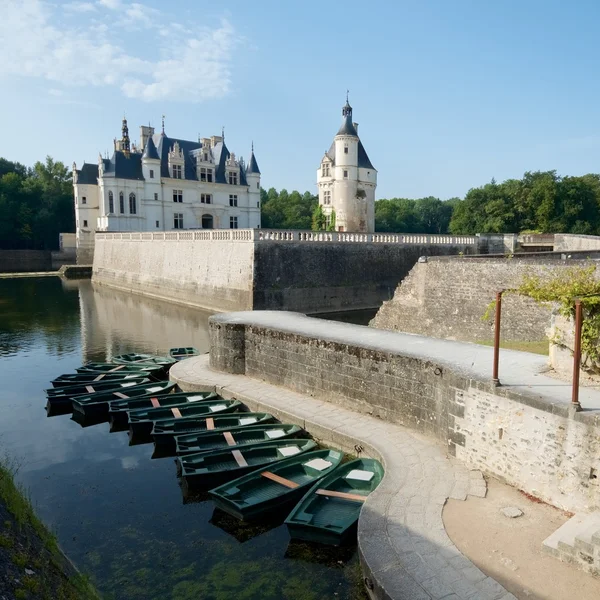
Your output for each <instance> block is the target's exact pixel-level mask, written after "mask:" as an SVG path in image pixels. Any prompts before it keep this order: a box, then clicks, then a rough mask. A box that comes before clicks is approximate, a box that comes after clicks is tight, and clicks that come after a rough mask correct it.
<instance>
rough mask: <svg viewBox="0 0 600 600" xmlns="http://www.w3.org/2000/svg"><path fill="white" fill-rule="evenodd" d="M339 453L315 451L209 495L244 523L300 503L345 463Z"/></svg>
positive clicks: (234, 482) (336, 451)
mask: <svg viewBox="0 0 600 600" xmlns="http://www.w3.org/2000/svg"><path fill="white" fill-rule="evenodd" d="M342 458H343V455H342V453H341V452H340V451H338V450H315V451H313V452H307V453H305V454H301V455H300V456H293V457H292V458H288V459H287V460H284V461H281V462H278V463H275V464H274V465H272V466H271V467H270V468H269V470H263V469H259V470H257V471H253V472H252V473H248V474H247V475H243V476H242V477H240V478H238V479H235V480H234V481H231V482H229V483H226V484H224V485H222V486H220V487H218V488H215V489H214V490H211V491H210V492H209V495H210V497H211V498H212V499H213V502H214V503H215V505H216V506H217V507H218V508H220V509H221V510H224V511H225V512H227V513H229V514H230V515H232V516H234V517H237V518H238V519H241V520H243V521H251V520H253V519H258V518H261V517H263V516H264V515H266V514H267V513H270V512H272V511H275V510H277V509H280V508H282V507H285V506H287V505H289V504H293V503H295V502H297V501H298V500H299V499H300V498H301V497H302V496H303V495H304V494H305V493H306V491H307V489H308V488H310V487H312V486H313V485H314V484H315V483H316V482H317V481H318V480H320V479H321V478H323V477H325V476H326V475H328V474H329V473H331V471H333V470H334V469H335V468H336V467H337V466H338V465H339V464H340V462H341V461H342Z"/></svg>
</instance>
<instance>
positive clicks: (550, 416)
mask: <svg viewBox="0 0 600 600" xmlns="http://www.w3.org/2000/svg"><path fill="white" fill-rule="evenodd" d="M209 323H210V340H211V350H210V365H211V367H212V368H213V369H215V370H217V371H225V372H228V373H236V374H245V375H247V376H248V377H251V378H255V379H260V380H264V381H266V382H268V383H271V384H274V385H278V386H282V387H284V388H288V389H291V390H294V391H296V392H300V393H303V394H307V395H312V396H315V397H317V398H319V399H320V400H324V401H328V402H331V403H333V404H339V405H343V406H345V407H347V408H351V409H352V410H355V411H359V412H363V413H367V414H370V415H373V416H375V417H379V418H381V419H383V420H386V421H389V422H392V423H397V424H400V425H405V426H407V427H410V428H412V429H415V430H417V431H419V432H422V433H424V434H426V435H429V436H432V437H434V438H436V439H437V440H439V441H440V442H442V443H444V444H446V445H447V447H448V451H449V453H450V454H452V455H455V456H456V457H458V458H461V459H463V460H464V461H465V462H467V463H468V464H470V465H473V466H475V467H477V468H479V469H481V470H483V471H485V472H488V473H491V474H494V475H496V476H498V477H500V478H502V479H504V480H506V481H507V482H508V483H510V484H511V485H514V486H516V487H518V488H520V489H523V490H524V491H526V492H528V493H530V494H533V495H535V496H537V497H539V498H541V499H543V500H544V501H546V502H549V503H551V504H554V505H556V506H559V507H561V508H563V509H566V510H572V511H577V510H587V509H594V508H598V507H599V506H600V485H599V483H598V480H597V479H594V478H593V477H592V474H593V473H594V471H592V469H595V472H599V471H600V417H599V416H598V414H597V413H596V412H590V413H587V412H584V413H574V414H570V412H569V406H568V402H566V403H564V404H557V403H555V402H550V401H546V400H544V399H543V398H540V397H539V395H535V390H532V393H531V394H525V393H520V392H519V393H518V392H516V391H514V388H513V389H512V390H511V389H510V388H502V387H500V388H494V387H493V386H492V384H491V382H490V380H489V379H487V378H482V377H480V376H477V375H476V374H475V373H474V372H472V371H471V370H470V369H469V368H468V367H465V365H464V364H461V363H460V362H458V360H457V362H453V361H449V360H446V359H441V358H439V357H438V358H433V356H434V354H435V353H434V352H433V350H432V348H430V347H428V344H429V342H428V340H427V339H426V338H419V337H413V336H405V335H402V334H396V333H392V332H384V331H376V330H373V329H372V328H368V327H362V326H360V325H350V324H346V323H334V322H331V321H330V322H324V321H322V320H318V319H312V318H309V317H304V316H303V315H296V314H291V313H285V312H281V313H270V312H266V313H260V312H259V313H230V314H227V315H217V316H213V317H211V319H210V321H209ZM407 340H408V341H407ZM431 341H433V342H435V344H437V345H438V349H439V345H440V344H442V345H443V344H452V343H451V342H441V341H435V340H431ZM429 346H431V345H430V344H429ZM461 346H462V345H461ZM464 346H466V347H467V350H468V352H471V353H472V350H473V349H472V346H471V345H468V344H467V345H464ZM476 352H477V353H478V355H481V354H485V353H486V352H488V353H489V354H490V360H489V363H490V365H491V349H490V348H484V347H481V348H480V349H476ZM449 354H450V355H452V348H450V349H449ZM486 362H487V361H486ZM540 377H541V376H540ZM567 388H568V386H567ZM567 395H568V391H567Z"/></svg>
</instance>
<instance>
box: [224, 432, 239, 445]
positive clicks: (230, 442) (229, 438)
mask: <svg viewBox="0 0 600 600" xmlns="http://www.w3.org/2000/svg"><path fill="white" fill-rule="evenodd" d="M223 437H224V438H225V440H226V442H227V445H228V446H235V445H236V443H235V440H234V439H233V435H231V432H230V431H224V432H223Z"/></svg>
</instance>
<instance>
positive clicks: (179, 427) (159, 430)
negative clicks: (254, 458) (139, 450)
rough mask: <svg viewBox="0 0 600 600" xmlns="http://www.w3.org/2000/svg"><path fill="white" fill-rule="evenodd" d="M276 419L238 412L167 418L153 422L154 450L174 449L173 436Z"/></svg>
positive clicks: (265, 414)
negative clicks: (186, 417) (207, 416)
mask: <svg viewBox="0 0 600 600" xmlns="http://www.w3.org/2000/svg"><path fill="white" fill-rule="evenodd" d="M274 421H276V419H275V417H274V416H273V415H270V414H269V413H239V414H234V415H221V416H215V417H209V418H199V419H198V418H194V419H167V420H164V421H157V422H156V423H154V428H153V429H152V438H153V440H154V451H155V452H156V453H157V454H160V455H163V454H164V453H167V452H170V451H173V450H175V436H176V435H182V434H188V433H200V432H203V431H215V432H217V431H224V430H225V431H226V430H231V429H234V428H235V429H238V428H243V427H250V426H255V427H256V426H258V425H263V424H265V423H273V422H274Z"/></svg>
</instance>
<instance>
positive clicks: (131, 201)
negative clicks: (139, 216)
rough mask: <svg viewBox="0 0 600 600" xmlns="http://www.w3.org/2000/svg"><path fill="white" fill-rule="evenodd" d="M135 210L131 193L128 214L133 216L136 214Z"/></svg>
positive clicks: (133, 195)
mask: <svg viewBox="0 0 600 600" xmlns="http://www.w3.org/2000/svg"><path fill="white" fill-rule="evenodd" d="M136 209H137V207H136V205H135V194H134V193H133V192H131V194H129V214H130V215H135V214H136V213H137V210H136Z"/></svg>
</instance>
